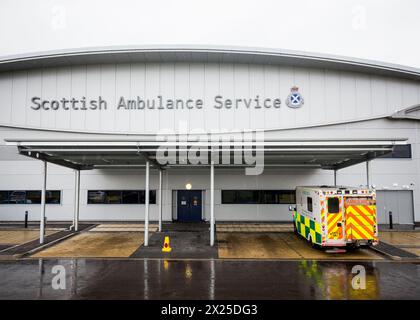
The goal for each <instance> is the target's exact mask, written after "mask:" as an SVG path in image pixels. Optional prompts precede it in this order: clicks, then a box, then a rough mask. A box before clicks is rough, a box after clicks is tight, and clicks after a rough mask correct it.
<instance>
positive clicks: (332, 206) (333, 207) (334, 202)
mask: <svg viewBox="0 0 420 320" xmlns="http://www.w3.org/2000/svg"><path fill="white" fill-rule="evenodd" d="M339 212H340V202H339V201H338V198H329V199H328V213H339Z"/></svg>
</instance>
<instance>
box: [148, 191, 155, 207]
mask: <svg viewBox="0 0 420 320" xmlns="http://www.w3.org/2000/svg"><path fill="white" fill-rule="evenodd" d="M149 202H150V204H156V190H149Z"/></svg>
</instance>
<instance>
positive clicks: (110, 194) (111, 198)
mask: <svg viewBox="0 0 420 320" xmlns="http://www.w3.org/2000/svg"><path fill="white" fill-rule="evenodd" d="M121 201H122V199H121V191H106V197H105V203H109V204H115V203H116V204H119V203H121Z"/></svg>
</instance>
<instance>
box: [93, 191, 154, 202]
mask: <svg viewBox="0 0 420 320" xmlns="http://www.w3.org/2000/svg"><path fill="white" fill-rule="evenodd" d="M145 194H146V192H145V191H144V190H89V191H88V204H145V203H146V199H145ZM149 203H150V204H156V190H150V193H149Z"/></svg>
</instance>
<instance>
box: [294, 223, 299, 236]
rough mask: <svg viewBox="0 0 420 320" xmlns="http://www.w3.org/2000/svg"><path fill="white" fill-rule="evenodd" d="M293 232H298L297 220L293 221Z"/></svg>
mask: <svg viewBox="0 0 420 320" xmlns="http://www.w3.org/2000/svg"><path fill="white" fill-rule="evenodd" d="M293 233H294V234H298V231H297V228H296V222H293Z"/></svg>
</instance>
